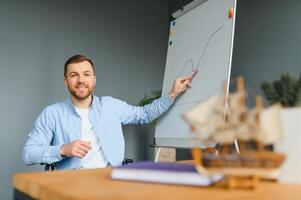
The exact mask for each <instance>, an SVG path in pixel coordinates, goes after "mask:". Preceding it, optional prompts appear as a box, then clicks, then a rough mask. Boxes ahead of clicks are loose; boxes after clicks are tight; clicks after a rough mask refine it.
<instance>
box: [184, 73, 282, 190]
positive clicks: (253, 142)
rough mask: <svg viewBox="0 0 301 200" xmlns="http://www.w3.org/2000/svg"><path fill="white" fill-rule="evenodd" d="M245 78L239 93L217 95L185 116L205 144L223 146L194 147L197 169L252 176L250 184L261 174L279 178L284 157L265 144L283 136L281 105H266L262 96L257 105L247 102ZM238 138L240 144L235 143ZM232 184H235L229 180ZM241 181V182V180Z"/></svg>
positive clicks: (254, 183) (261, 175)
mask: <svg viewBox="0 0 301 200" xmlns="http://www.w3.org/2000/svg"><path fill="white" fill-rule="evenodd" d="M245 96H246V95H245V90H244V81H243V78H242V77H239V78H238V79H237V92H235V93H230V94H229V95H228V96H215V97H212V98H210V99H209V100H207V101H205V102H203V103H201V104H200V105H198V106H197V107H195V108H193V109H192V110H190V111H188V112H186V113H184V115H183V118H184V119H185V121H186V122H187V123H188V124H189V126H190V127H191V130H192V132H193V134H195V137H196V138H197V140H198V141H201V142H202V143H203V144H206V143H207V144H210V143H213V142H214V143H218V146H219V145H220V147H221V148H220V149H219V148H218V150H219V151H218V150H215V148H211V149H210V148H208V149H207V150H201V149H199V148H194V149H193V150H192V153H193V158H194V161H195V163H196V167H197V170H198V171H200V172H202V173H206V174H214V173H222V174H224V175H226V176H229V177H230V179H231V180H232V179H233V178H234V179H235V178H240V177H243V178H246V177H251V179H250V180H251V182H250V183H251V184H250V186H251V187H253V188H254V187H255V186H256V180H257V179H258V178H260V177H264V178H276V176H277V174H278V168H279V167H280V165H281V164H282V163H283V161H284V158H285V156H284V155H283V154H281V153H276V152H274V151H272V150H266V146H268V145H272V144H274V143H275V142H277V141H279V140H280V139H281V138H282V137H283V133H282V127H281V118H280V117H281V106H280V105H273V106H270V107H268V108H264V107H263V100H262V97H260V96H257V97H256V107H255V108H252V109H249V108H248V107H247V106H246V105H245ZM234 141H235V142H237V141H238V144H239V145H238V146H239V149H238V146H236V148H235V146H234V145H233V144H234ZM230 182H231V184H229V187H233V185H234V186H235V184H234V183H235V181H233V180H232V181H230ZM239 183H241V182H239Z"/></svg>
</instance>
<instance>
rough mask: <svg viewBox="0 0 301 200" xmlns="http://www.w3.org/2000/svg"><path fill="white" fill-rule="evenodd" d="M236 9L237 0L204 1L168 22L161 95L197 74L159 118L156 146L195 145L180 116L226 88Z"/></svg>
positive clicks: (166, 93) (227, 85) (184, 146)
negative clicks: (175, 83)
mask: <svg viewBox="0 0 301 200" xmlns="http://www.w3.org/2000/svg"><path fill="white" fill-rule="evenodd" d="M184 8H185V7H184ZM231 8H232V9H233V13H234V15H233V17H232V18H230V17H229V9H231ZM235 11H236V0H207V1H202V3H200V4H199V5H198V6H197V7H195V8H193V9H192V10H190V11H189V12H187V13H185V14H184V15H182V16H180V17H179V18H177V19H175V20H174V21H172V22H171V23H170V35H169V41H168V52H167V59H166V66H165V74H164V81H163V90H162V95H168V92H169V91H170V89H171V88H172V84H173V82H174V80H175V79H176V78H178V77H182V76H190V75H192V74H193V72H194V71H196V70H197V71H198V73H197V74H196V75H195V76H194V78H193V80H192V82H191V85H192V87H191V88H189V89H187V90H186V91H185V93H183V94H182V95H180V96H179V97H178V98H177V99H176V101H175V102H174V104H173V105H172V107H171V108H170V109H169V110H168V111H167V112H166V113H165V114H164V115H163V116H161V118H160V119H159V120H158V123H157V125H156V131H155V145H157V146H165V147H183V148H187V147H188V148H189V147H192V146H195V144H194V143H192V142H191V141H193V140H192V138H193V135H192V134H191V133H190V128H189V127H188V125H187V124H186V123H185V122H184V121H183V119H182V117H181V115H182V114H183V113H184V112H185V111H187V110H189V109H191V108H192V107H194V106H196V105H197V104H199V103H200V102H202V101H204V100H206V99H208V98H209V97H211V96H213V95H219V94H221V93H225V87H226V88H228V87H229V77H230V71H231V62H232V49H233V39H234V27H235ZM200 146H201V147H202V145H201V144H200Z"/></svg>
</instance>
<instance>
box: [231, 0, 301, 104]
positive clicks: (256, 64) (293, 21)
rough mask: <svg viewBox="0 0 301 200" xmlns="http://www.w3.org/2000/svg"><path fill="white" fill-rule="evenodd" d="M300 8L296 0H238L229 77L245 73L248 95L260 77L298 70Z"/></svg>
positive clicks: (267, 78) (300, 63) (257, 88)
mask: <svg viewBox="0 0 301 200" xmlns="http://www.w3.org/2000/svg"><path fill="white" fill-rule="evenodd" d="M300 9H301V1H297V0H289V1H281V0H265V1H260V0H252V1H250V0H238V6H237V18H236V19H237V21H236V31H235V41H234V52H233V65H232V78H234V77H236V76H237V75H243V76H244V77H245V79H246V87H247V90H248V92H249V94H250V97H254V95H257V94H262V92H261V89H260V84H261V83H262V82H263V81H272V80H275V79H278V78H279V77H280V74H282V73H286V72H288V73H291V74H295V75H298V74H299V73H301V56H300V52H301V45H300V43H301V37H300V35H301V21H300V18H301V13H300ZM250 102H251V103H252V101H250Z"/></svg>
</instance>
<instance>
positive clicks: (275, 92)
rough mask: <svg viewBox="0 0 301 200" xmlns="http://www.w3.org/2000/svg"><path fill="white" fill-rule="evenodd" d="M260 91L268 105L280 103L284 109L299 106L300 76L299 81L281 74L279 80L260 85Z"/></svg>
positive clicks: (300, 93)
mask: <svg viewBox="0 0 301 200" xmlns="http://www.w3.org/2000/svg"><path fill="white" fill-rule="evenodd" d="M261 89H262V90H263V92H264V94H265V95H266V97H267V99H268V101H269V102H270V104H274V103H279V102H280V103H281V105H282V106H284V107H295V106H301V74H300V76H299V79H298V78H296V77H295V76H293V75H290V74H282V75H281V76H280V80H276V81H273V82H272V83H270V82H264V83H262V84H261Z"/></svg>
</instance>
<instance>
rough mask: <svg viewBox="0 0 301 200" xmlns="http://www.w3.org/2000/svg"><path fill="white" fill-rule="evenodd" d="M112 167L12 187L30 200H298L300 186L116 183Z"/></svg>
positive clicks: (18, 178)
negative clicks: (234, 187) (243, 187)
mask: <svg viewBox="0 0 301 200" xmlns="http://www.w3.org/2000/svg"><path fill="white" fill-rule="evenodd" d="M110 172H111V168H106V169H97V170H72V171H69V170H68V171H55V172H34V173H17V174H15V175H14V177H13V186H14V188H15V189H17V190H18V191H21V192H23V193H25V194H27V195H29V196H31V197H33V198H37V199H47V200H65V199H66V200H67V199H68V200H70V199H89V200H93V199H117V200H122V199H143V200H148V199H152V200H155V199H158V200H161V199H173V200H176V199H181V200H183V199H185V200H186V199H198V200H199V199H205V200H211V199H214V200H221V199H222V200H235V199H240V200H260V199H264V200H266V199H273V200H294V199H296V200H297V199H298V200H300V199H301V185H289V184H278V183H273V182H261V183H260V184H259V187H258V188H257V189H256V190H226V189H223V188H221V187H210V188H202V187H191V186H176V185H163V184H151V183H141V182H127V181H116V180H111V179H110Z"/></svg>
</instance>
